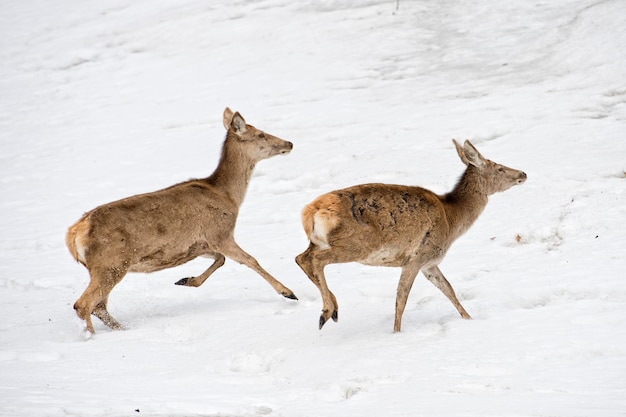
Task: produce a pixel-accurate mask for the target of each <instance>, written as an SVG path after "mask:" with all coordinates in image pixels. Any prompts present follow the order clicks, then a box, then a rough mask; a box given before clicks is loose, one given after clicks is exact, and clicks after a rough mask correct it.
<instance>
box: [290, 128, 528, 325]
mask: <svg viewBox="0 0 626 417" xmlns="http://www.w3.org/2000/svg"><path fill="white" fill-rule="evenodd" d="M453 143H454V145H455V147H456V150H457V153H458V155H459V157H460V158H461V161H463V163H464V164H465V165H466V169H465V172H464V173H463V174H462V175H461V177H460V178H459V180H458V182H457V184H456V185H455V187H454V188H453V190H452V191H450V192H448V193H447V194H444V195H438V194H435V193H434V192H432V191H429V190H427V189H424V188H421V187H416V186H405V185H393V184H362V185H356V186H353V187H349V188H345V189H341V190H336V191H332V192H329V193H327V194H323V195H321V196H319V197H317V198H316V199H315V200H314V201H313V202H311V203H310V204H308V205H307V206H306V207H305V208H304V209H303V211H302V224H303V227H304V231H305V233H306V235H307V237H308V239H309V246H308V248H307V249H306V250H305V251H304V252H302V253H301V254H300V255H298V256H297V257H296V263H297V264H298V265H299V266H300V268H301V269H302V270H303V271H304V273H305V274H306V275H307V276H308V278H309V279H310V280H311V281H312V282H313V284H315V285H316V286H317V288H318V289H319V291H320V294H321V296H322V300H323V309H322V314H321V315H320V319H319V328H320V330H321V329H322V327H323V326H324V324H325V323H326V322H327V321H328V320H329V319H332V320H333V321H335V322H337V321H338V318H339V314H338V312H339V307H338V304H337V299H336V297H335V295H334V294H333V293H332V292H331V291H330V290H329V289H328V284H327V282H326V277H325V275H324V268H325V267H326V265H330V264H336V263H348V262H358V263H361V264H364V265H372V266H386V267H399V268H401V274H400V280H399V283H398V288H397V294H396V310H395V320H394V325H393V331H394V333H396V332H400V329H401V324H402V314H403V313H404V309H405V306H406V302H407V298H408V296H409V293H410V291H411V287H412V286H413V282H414V281H415V277H416V276H417V274H418V273H419V272H420V271H422V272H423V274H424V275H425V276H426V278H427V279H428V280H429V281H430V282H432V283H433V284H434V285H435V286H436V287H437V288H438V289H439V290H440V291H441V292H442V293H443V294H444V295H445V296H446V297H447V298H448V299H449V300H450V301H451V302H452V304H453V305H454V306H455V307H456V309H457V311H458V312H459V313H460V314H461V317H463V318H464V319H470V318H471V316H470V315H469V314H468V313H467V311H466V310H465V309H464V308H463V306H462V305H461V303H460V302H459V300H458V298H457V296H456V294H455V292H454V290H453V288H452V286H451V285H450V283H449V282H448V280H447V279H446V277H445V276H444V275H443V273H442V272H441V270H440V269H439V267H438V265H439V264H440V263H441V261H442V260H443V259H444V257H445V255H446V253H447V251H448V249H449V248H450V245H452V243H453V242H454V241H455V240H456V239H458V238H459V237H460V236H461V235H463V234H464V233H465V232H466V231H467V230H468V229H469V228H470V226H471V225H472V224H473V223H474V222H475V221H476V219H477V218H478V216H479V215H480V214H481V213H482V212H483V210H484V208H485V206H486V205H487V201H488V199H489V196H490V195H492V194H494V193H497V192H501V191H505V190H507V189H509V188H510V187H512V186H514V185H518V184H522V183H523V182H524V181H526V178H527V177H526V173H524V172H523V171H519V170H516V169H512V168H508V167H506V166H504V165H500V164H498V163H495V162H493V161H490V160H488V159H485V158H484V157H483V156H482V155H481V154H480V153H479V152H478V150H477V149H476V148H475V147H474V145H472V143H471V142H470V141H469V140H466V141H465V143H464V144H463V146H461V145H460V144H459V143H458V142H457V141H456V140H454V139H453Z"/></svg>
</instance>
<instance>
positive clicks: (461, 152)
mask: <svg viewBox="0 0 626 417" xmlns="http://www.w3.org/2000/svg"><path fill="white" fill-rule="evenodd" d="M452 142H453V143H454V146H455V148H456V153H458V154H459V158H461V161H463V163H464V164H465V165H469V163H470V162H469V160H468V159H467V157H466V156H465V151H464V150H463V148H462V147H461V145H459V142H457V141H456V139H452Z"/></svg>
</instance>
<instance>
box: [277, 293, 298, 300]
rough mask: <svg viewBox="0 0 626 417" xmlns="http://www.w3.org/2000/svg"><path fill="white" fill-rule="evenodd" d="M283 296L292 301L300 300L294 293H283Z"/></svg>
mask: <svg viewBox="0 0 626 417" xmlns="http://www.w3.org/2000/svg"><path fill="white" fill-rule="evenodd" d="M281 295H282V296H283V297H285V298H289V299H290V300H297V299H298V297H296V295H295V294H294V293H292V292H289V293H284V292H283V293H281Z"/></svg>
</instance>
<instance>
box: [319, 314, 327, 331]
mask: <svg viewBox="0 0 626 417" xmlns="http://www.w3.org/2000/svg"><path fill="white" fill-rule="evenodd" d="M325 323H326V319H325V318H324V315H323V314H322V315H321V316H320V330H322V327H324V324H325Z"/></svg>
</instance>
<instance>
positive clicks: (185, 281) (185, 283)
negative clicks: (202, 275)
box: [175, 278, 191, 285]
mask: <svg viewBox="0 0 626 417" xmlns="http://www.w3.org/2000/svg"><path fill="white" fill-rule="evenodd" d="M190 279H191V278H183V279H179V280H178V281H176V283H175V284H176V285H189V280H190Z"/></svg>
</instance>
